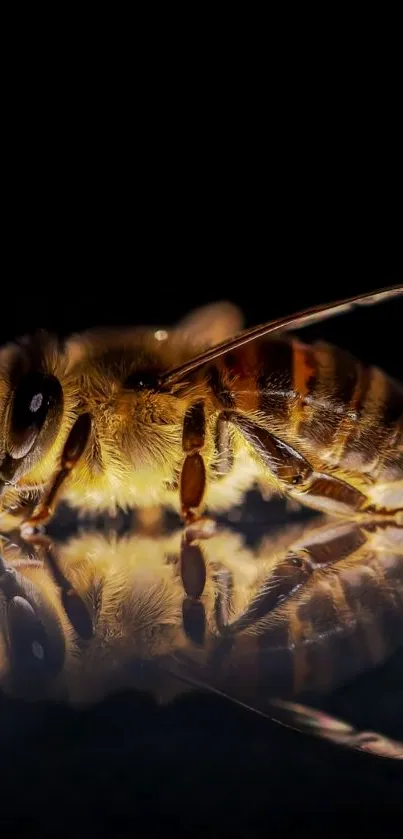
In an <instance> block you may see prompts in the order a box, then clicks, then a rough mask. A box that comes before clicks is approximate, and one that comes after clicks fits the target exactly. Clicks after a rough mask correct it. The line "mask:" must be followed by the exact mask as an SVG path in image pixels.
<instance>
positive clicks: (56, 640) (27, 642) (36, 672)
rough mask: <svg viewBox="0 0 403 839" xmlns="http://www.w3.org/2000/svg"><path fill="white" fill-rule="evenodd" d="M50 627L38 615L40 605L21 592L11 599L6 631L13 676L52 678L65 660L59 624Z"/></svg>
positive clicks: (21, 678)
mask: <svg viewBox="0 0 403 839" xmlns="http://www.w3.org/2000/svg"><path fill="white" fill-rule="evenodd" d="M51 630H52V626H51V625H50V624H49V622H48V629H47V630H46V629H45V626H44V624H43V622H42V620H41V619H40V618H39V617H38V613H37V608H36V607H35V608H34V607H33V605H32V604H31V603H29V601H28V600H27V599H26V598H25V597H22V596H21V595H16V596H15V597H13V598H12V599H11V600H10V601H9V602H8V603H7V610H6V634H7V641H8V648H9V655H10V659H11V665H12V669H13V676H14V678H16V679H17V680H18V681H21V680H25V679H29V678H30V677H34V678H39V679H43V678H49V677H50V676H52V675H55V674H56V673H57V672H58V671H59V670H60V669H61V667H62V665H63V661H64V639H63V638H62V636H60V637H59V632H58V628H57V626H53V630H54V631H53V633H52V631H51Z"/></svg>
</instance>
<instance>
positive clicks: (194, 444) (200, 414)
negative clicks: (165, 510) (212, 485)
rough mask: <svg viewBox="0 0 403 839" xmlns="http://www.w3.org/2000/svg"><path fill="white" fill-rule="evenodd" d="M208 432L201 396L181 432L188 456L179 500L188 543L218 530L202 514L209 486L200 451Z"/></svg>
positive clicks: (187, 416)
mask: <svg viewBox="0 0 403 839" xmlns="http://www.w3.org/2000/svg"><path fill="white" fill-rule="evenodd" d="M205 435H206V418H205V411H204V403H203V401H202V400H200V401H199V402H195V404H194V405H192V407H191V408H189V410H188V411H187V413H186V415H185V420H184V424H183V433H182V448H183V451H184V453H185V460H184V463H183V466H182V474H181V480H180V502H181V514H182V518H183V520H184V522H185V525H186V530H185V534H184V538H185V539H186V541H187V543H188V544H190V543H191V542H193V541H194V540H195V539H208V538H210V536H212V535H213V533H214V531H215V523H214V521H213V520H212V519H209V518H206V517H202V516H201V515H200V508H201V505H202V501H203V496H204V493H205V489H206V467H205V465H204V460H203V456H202V454H201V453H200V452H201V450H202V449H203V446H204V442H205Z"/></svg>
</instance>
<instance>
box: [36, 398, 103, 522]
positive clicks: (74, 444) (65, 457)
mask: <svg viewBox="0 0 403 839" xmlns="http://www.w3.org/2000/svg"><path fill="white" fill-rule="evenodd" d="M90 432H91V416H90V414H81V415H80V416H79V417H78V419H77V420H76V421H75V423H74V425H73V427H72V429H71V431H70V433H69V435H68V437H67V440H66V442H65V444H64V448H63V452H62V456H61V461H60V468H59V469H58V470H57V472H56V474H55V476H54V478H53V480H52V483H51V485H50V487H49V489H48V491H47V493H46V494H45V496H44V498H43V500H42V501H41V502H40V504H39V506H38V507H37V508H36V510H35V512H34V514H33V515H32V516H30V517H29V518H27V519H26V520H25V521H24V522H23V524H22V525H21V531H22V533H23V535H24V538H25V534H29V531H30V530H31V529H32V528H33V529H35V528H36V527H38V526H41V525H42V524H46V522H47V521H49V519H50V518H51V517H52V515H53V512H54V509H55V506H56V501H57V495H58V493H59V490H60V487H61V486H62V484H63V483H64V481H65V480H66V478H67V477H68V476H69V475H70V472H71V470H72V469H73V468H74V466H75V465H76V463H77V462H78V461H79V459H80V457H81V456H82V454H83V452H84V449H85V447H86V445H87V443H88V438H89V436H90Z"/></svg>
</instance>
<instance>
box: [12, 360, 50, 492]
mask: <svg viewBox="0 0 403 839" xmlns="http://www.w3.org/2000/svg"><path fill="white" fill-rule="evenodd" d="M52 362H53V359H52V352H50V351H49V350H48V351H46V349H44V350H42V352H38V351H33V345H32V346H31V345H29V346H24V344H20V345H14V346H12V347H7V348H5V350H2V351H1V352H0V494H3V493H5V492H7V490H8V489H10V488H11V487H13V486H18V485H19V483H20V481H21V479H22V478H23V477H24V476H25V475H27V474H28V473H31V472H32V470H33V469H34V468H35V467H37V465H38V464H39V462H40V461H41V460H42V459H43V458H44V457H45V456H46V454H47V452H48V451H49V449H50V447H51V446H52V443H53V441H54V439H55V438H56V435H57V433H58V431H59V428H60V425H61V420H62V416H63V401H64V400H63V389H62V386H61V384H60V380H59V378H58V376H57V375H56V374H55V372H54V366H55V365H54V364H53V363H52ZM34 482H35V481H34Z"/></svg>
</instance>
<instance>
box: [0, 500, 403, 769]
mask: <svg viewBox="0 0 403 839" xmlns="http://www.w3.org/2000/svg"><path fill="white" fill-rule="evenodd" d="M177 525H178V522H177V521H176V520H175V519H171V520H169V519H166V520H164V521H162V522H158V520H157V518H156V519H155V520H154V521H153V520H152V519H150V518H148V519H147V520H145V519H142V518H141V517H138V518H137V520H134V519H133V518H130V519H129V518H125V517H123V516H122V517H121V518H119V519H118V520H117V521H115V522H114V523H113V526H112V523H110V522H105V520H103V521H101V522H98V523H94V522H92V523H91V525H89V524H87V525H86V526H85V527H83V523H82V522H81V523H80V529H79V530H78V529H77V522H74V520H73V519H72V517H71V514H70V513H69V512H68V511H67V510H61V511H60V513H59V515H58V518H57V521H56V523H55V524H54V525H53V533H52V535H53V541H52V543H48V542H46V541H45V540H40V541H39V544H37V545H28V544H24V543H23V542H22V540H21V538H20V537H19V535H18V534H17V533H15V534H9V535H8V536H7V538H6V537H3V550H2V554H3V564H2V569H1V577H0V610H1V630H2V633H1V642H0V643H1V647H0V655H1V683H2V688H3V690H4V692H5V693H6V694H9V695H12V696H17V697H19V698H22V699H24V700H26V699H27V700H38V699H41V700H42V699H46V700H57V701H61V702H62V703H67V704H69V705H73V706H76V707H82V706H86V705H88V704H90V705H93V704H94V703H97V702H98V701H100V700H102V699H103V698H105V697H107V696H111V695H114V694H119V693H121V692H122V691H125V690H140V691H144V692H146V693H147V694H150V695H151V696H153V697H154V698H155V699H156V701H157V702H159V703H163V704H165V703H170V702H173V701H178V698H179V697H180V696H181V695H183V694H184V693H188V692H189V691H193V692H195V693H200V695H201V696H202V695H203V694H205V693H206V692H210V693H211V692H213V693H215V694H216V695H222V696H223V697H225V698H226V699H227V700H229V701H235V702H239V703H241V704H242V705H244V706H246V707H247V708H249V709H250V711H251V713H254V712H257V713H258V714H259V715H262V714H263V715H267V716H268V717H271V718H273V719H275V720H277V721H279V722H281V723H282V724H284V725H287V726H291V727H292V728H296V729H298V730H301V731H307V732H309V733H311V734H314V735H319V736H320V737H323V738H325V739H328V740H331V741H333V742H337V743H340V744H342V745H347V746H350V747H351V748H354V749H358V750H361V751H368V752H372V753H375V754H377V755H379V756H382V757H390V758H400V759H401V758H402V755H403V750H402V746H401V743H400V742H399V740H400V738H401V739H403V730H402V729H403V726H402V719H401V716H402V715H401V704H400V700H401V696H402V691H403V678H402V677H401V675H400V674H401V673H402V668H401V666H399V663H397V664H395V662H396V661H397V662H399V660H400V662H401V658H400V659H399V656H400V655H401V653H400V649H401V647H402V645H403V640H402V639H403V528H400V527H396V526H391V525H386V524H385V523H382V524H377V525H376V526H375V525H374V524H366V525H365V526H364V525H358V524H354V523H345V522H337V521H334V520H332V521H329V520H327V521H326V520H325V519H323V518H322V517H319V516H310V517H307V516H306V514H305V513H301V511H299V510H295V509H294V510H293V509H292V508H290V506H289V505H284V504H283V503H282V502H279V501H271V502H268V503H265V502H263V501H262V500H261V499H258V498H257V497H256V496H255V495H254V494H252V495H251V496H250V498H249V500H248V502H247V503H246V504H245V505H244V506H243V507H242V508H239V509H236V510H234V511H233V512H232V514H231V516H230V518H228V519H226V520H223V521H222V522H219V526H218V530H217V533H216V534H215V535H214V536H212V537H211V538H210V539H209V540H206V541H205V542H203V543H202V544H200V550H201V555H202V557H203V560H204V563H205V568H206V585H205V590H204V593H203V595H202V598H201V606H202V611H201V616H200V615H198V616H197V620H198V621H199V622H200V621H201V624H202V632H201V634H200V637H199V638H196V640H195V636H194V633H193V634H192V633H190V637H189V632H187V631H186V622H184V600H185V598H184V590H183V584H182V580H181V575H180V567H179V565H180V545H181V537H182V534H181V530H180V529H179V528H178V526H177ZM74 528H75V532H73V531H74ZM388 668H389V669H390V668H392V672H393V668H395V675H394V676H393V677H392V678H391V679H390V680H389V683H388V675H387V673H388ZM399 678H400V682H399ZM361 684H362V688H360V685H361ZM382 684H384V685H385V686H386V687H385V691H384V695H383V699H382V698H381V696H382ZM371 709H372V710H371ZM374 730H375V732H376V734H373V733H371V732H373V731H374ZM295 736H296V737H297V736H298V735H295Z"/></svg>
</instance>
